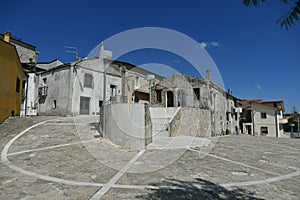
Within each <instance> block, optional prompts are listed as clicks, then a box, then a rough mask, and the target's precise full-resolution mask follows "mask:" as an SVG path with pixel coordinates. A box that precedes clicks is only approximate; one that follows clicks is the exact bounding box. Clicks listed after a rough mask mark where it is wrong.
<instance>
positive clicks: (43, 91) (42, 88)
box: [38, 86, 48, 97]
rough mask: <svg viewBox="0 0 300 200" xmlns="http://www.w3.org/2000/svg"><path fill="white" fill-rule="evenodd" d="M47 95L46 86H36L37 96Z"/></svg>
mask: <svg viewBox="0 0 300 200" xmlns="http://www.w3.org/2000/svg"><path fill="white" fill-rule="evenodd" d="M47 95H48V87H47V86H43V87H39V88H38V96H39V97H45V96H47Z"/></svg>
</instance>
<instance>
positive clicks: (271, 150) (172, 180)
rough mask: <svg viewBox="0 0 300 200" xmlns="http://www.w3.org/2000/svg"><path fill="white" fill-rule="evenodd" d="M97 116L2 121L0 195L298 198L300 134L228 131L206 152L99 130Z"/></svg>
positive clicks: (5, 196)
mask: <svg viewBox="0 0 300 200" xmlns="http://www.w3.org/2000/svg"><path fill="white" fill-rule="evenodd" d="M97 119H98V118H97V116H90V117H84V116H80V117H76V118H72V117H65V118H58V117H24V118H19V117H16V118H10V119H8V120H7V121H5V122H4V123H2V124H1V125H0V146H1V151H2V155H1V160H2V162H1V164H0V172H1V173H0V182H1V184H0V199H90V198H93V197H97V198H98V197H102V198H103V199H204V198H205V199H300V171H299V169H298V168H300V140H299V139H281V138H267V137H252V136H244V135H240V136H224V137H220V138H219V139H218V142H217V144H216V145H215V146H214V147H213V149H212V151H210V152H209V154H204V153H203V152H205V151H202V150H203V148H206V147H202V149H201V148H190V149H185V150H183V149H176V148H172V149H145V150H142V151H140V150H138V149H126V148H122V147H118V146H116V145H113V144H111V143H110V142H109V141H106V140H104V139H101V138H99V133H98V132H97V131H96V127H97ZM46 120H49V121H46ZM44 121H46V122H44ZM39 122H44V123H43V124H40V125H38V126H36V127H34V128H32V129H30V130H28V131H27V132H25V133H24V134H23V135H19V137H18V138H15V139H13V138H14V137H16V136H17V135H18V134H20V133H21V132H22V131H23V130H25V129H26V128H28V127H30V126H32V125H34V124H37V123H39ZM12 139H13V140H14V142H12V143H9V142H10V141H11V140H12ZM8 144H9V145H8ZM5 146H6V147H5ZM7 148H8V149H7ZM207 148H211V147H207ZM5 149H6V150H7V152H6V150H5ZM176 156H177V157H176ZM174 158H176V159H175V160H174ZM6 159H7V160H6Z"/></svg>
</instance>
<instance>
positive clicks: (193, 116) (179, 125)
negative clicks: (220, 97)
mask: <svg viewBox="0 0 300 200" xmlns="http://www.w3.org/2000/svg"><path fill="white" fill-rule="evenodd" d="M170 133H171V137H174V136H179V135H185V136H195V137H210V136H211V113H210V110H207V109H200V108H184V107H183V108H181V110H180V111H179V112H178V113H177V115H176V116H175V117H174V119H173V120H172V122H171V123H170Z"/></svg>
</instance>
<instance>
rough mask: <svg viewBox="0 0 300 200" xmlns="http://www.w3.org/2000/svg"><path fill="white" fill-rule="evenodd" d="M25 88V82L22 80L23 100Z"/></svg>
mask: <svg viewBox="0 0 300 200" xmlns="http://www.w3.org/2000/svg"><path fill="white" fill-rule="evenodd" d="M25 86H26V81H25V80H23V82H22V97H23V98H24V97H25V96H26V91H25Z"/></svg>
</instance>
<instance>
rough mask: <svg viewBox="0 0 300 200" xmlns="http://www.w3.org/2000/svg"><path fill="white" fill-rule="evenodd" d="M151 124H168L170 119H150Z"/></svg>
mask: <svg viewBox="0 0 300 200" xmlns="http://www.w3.org/2000/svg"><path fill="white" fill-rule="evenodd" d="M151 121H152V124H165V123H167V124H168V123H169V121H170V118H151Z"/></svg>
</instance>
